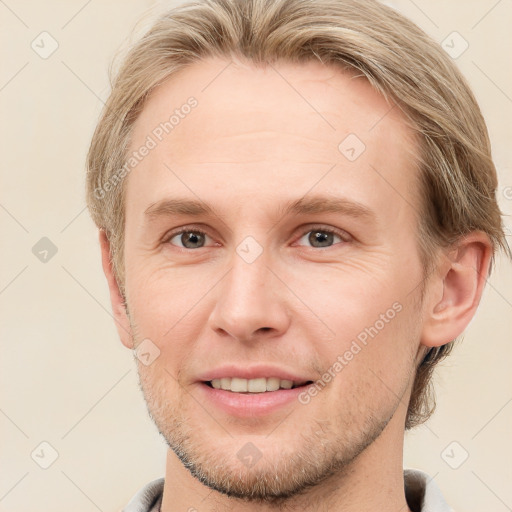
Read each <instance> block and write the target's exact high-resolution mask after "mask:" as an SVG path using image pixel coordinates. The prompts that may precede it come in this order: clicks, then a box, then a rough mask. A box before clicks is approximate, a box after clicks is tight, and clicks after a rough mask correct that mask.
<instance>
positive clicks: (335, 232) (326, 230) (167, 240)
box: [163, 226, 352, 251]
mask: <svg viewBox="0 0 512 512" xmlns="http://www.w3.org/2000/svg"><path fill="white" fill-rule="evenodd" d="M312 231H317V232H321V233H329V234H331V235H336V236H339V237H340V238H341V240H342V242H338V243H347V242H349V241H350V240H351V239H352V237H351V236H350V235H349V234H348V233H347V232H345V231H341V230H337V229H333V228H326V227H323V226H313V227H309V228H308V229H306V230H304V231H302V232H301V234H300V236H299V237H298V239H297V240H300V239H301V238H302V237H303V236H304V235H307V234H308V233H311V232H312ZM183 233H198V234H201V235H205V236H210V235H209V234H208V233H207V232H206V231H204V230H202V229H197V228H192V227H185V228H181V229H180V230H179V231H174V232H172V233H169V234H168V235H167V236H165V237H164V240H163V243H170V241H171V240H172V239H173V238H174V237H175V236H176V235H181V234H183ZM171 245H173V244H171ZM333 245H336V244H333ZM174 247H176V248H178V249H182V250H184V251H193V250H197V249H187V248H186V247H179V246H176V245H174ZM329 247H332V246H329ZM329 247H325V248H322V247H309V248H310V249H328V248H329ZM199 249H204V247H200V248H199Z"/></svg>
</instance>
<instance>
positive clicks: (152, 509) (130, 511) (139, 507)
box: [121, 478, 164, 512]
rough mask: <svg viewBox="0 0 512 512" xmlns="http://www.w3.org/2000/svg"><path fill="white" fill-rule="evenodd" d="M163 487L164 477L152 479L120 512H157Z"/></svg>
mask: <svg viewBox="0 0 512 512" xmlns="http://www.w3.org/2000/svg"><path fill="white" fill-rule="evenodd" d="M163 489H164V478H157V479H156V480H152V481H151V482H149V483H148V484H146V485H145V486H144V487H142V489H140V490H139V491H138V492H137V494H135V496H134V497H133V498H132V499H131V500H130V502H129V503H128V505H126V507H124V508H123V509H122V511H121V512H158V511H159V508H160V507H159V503H160V502H161V499H162V493H163Z"/></svg>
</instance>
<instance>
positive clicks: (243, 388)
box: [204, 377, 313, 395]
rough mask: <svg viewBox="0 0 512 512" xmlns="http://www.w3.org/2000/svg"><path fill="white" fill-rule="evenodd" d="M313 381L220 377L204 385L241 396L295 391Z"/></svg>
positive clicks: (205, 382)
mask: <svg viewBox="0 0 512 512" xmlns="http://www.w3.org/2000/svg"><path fill="white" fill-rule="evenodd" d="M312 383H313V381H311V380H308V381H292V380H287V379H280V378H279V377H259V378H255V379H243V378H239V377H222V378H220V379H213V380H209V381H204V384H206V385H207V386H209V387H210V388H213V389H220V390H223V391H230V392H232V393H241V394H247V395H251V394H261V393H272V392H275V391H280V390H287V389H296V388H301V387H304V386H308V385H310V384H312Z"/></svg>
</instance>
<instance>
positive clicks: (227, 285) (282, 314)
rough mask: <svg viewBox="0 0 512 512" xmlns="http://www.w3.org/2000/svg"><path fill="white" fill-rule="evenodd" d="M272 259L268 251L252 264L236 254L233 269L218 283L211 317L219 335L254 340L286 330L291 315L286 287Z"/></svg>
mask: <svg viewBox="0 0 512 512" xmlns="http://www.w3.org/2000/svg"><path fill="white" fill-rule="evenodd" d="M268 260H269V258H267V257H266V255H265V252H264V253H263V254H262V255H261V256H260V257H259V258H257V259H256V260H255V261H253V262H252V263H248V262H246V261H245V260H244V259H243V258H242V257H240V256H239V255H238V254H237V253H235V254H234V255H233V258H232V265H231V270H230V271H229V272H228V273H227V275H226V276H225V277H224V279H222V281H221V282H220V283H219V285H218V286H216V289H217V290H216V291H217V296H216V303H215V306H214V308H213V310H212V312H211V314H210V317H209V319H208V322H209V325H210V327H211V328H212V329H213V330H214V331H215V332H216V333H217V334H218V335H220V336H224V337H226V336H230V337H231V338H234V339H236V340H237V341H240V342H251V341H255V340H256V339H258V338H261V337H265V338H268V337H277V336H279V335H281V334H283V333H284V332H286V330H287V329H288V326H289V324H290V316H289V308H287V307H286V292H285V286H284V285H283V283H282V282H281V281H280V280H279V279H277V278H276V276H275V274H274V272H273V271H271V270H270V269H269V266H268V263H269V261H268Z"/></svg>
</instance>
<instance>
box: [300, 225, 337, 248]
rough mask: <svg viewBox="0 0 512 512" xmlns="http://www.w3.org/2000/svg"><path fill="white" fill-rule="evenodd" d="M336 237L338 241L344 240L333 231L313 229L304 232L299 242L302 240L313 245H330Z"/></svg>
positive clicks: (318, 246)
mask: <svg viewBox="0 0 512 512" xmlns="http://www.w3.org/2000/svg"><path fill="white" fill-rule="evenodd" d="M336 238H337V239H339V241H340V242H343V241H344V240H343V238H342V237H341V236H340V235H338V234H337V233H335V232H334V231H331V230H328V229H313V230H311V231H308V232H307V233H304V235H302V237H301V238H300V239H299V242H301V241H304V242H306V243H310V244H311V245H312V246H313V247H317V248H322V247H330V246H331V245H333V243H336V242H334V240H335V239H336Z"/></svg>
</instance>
